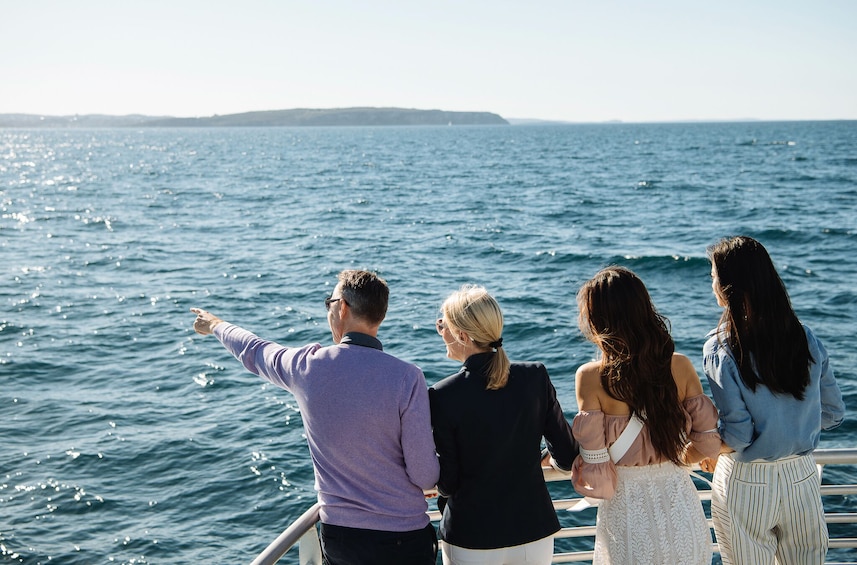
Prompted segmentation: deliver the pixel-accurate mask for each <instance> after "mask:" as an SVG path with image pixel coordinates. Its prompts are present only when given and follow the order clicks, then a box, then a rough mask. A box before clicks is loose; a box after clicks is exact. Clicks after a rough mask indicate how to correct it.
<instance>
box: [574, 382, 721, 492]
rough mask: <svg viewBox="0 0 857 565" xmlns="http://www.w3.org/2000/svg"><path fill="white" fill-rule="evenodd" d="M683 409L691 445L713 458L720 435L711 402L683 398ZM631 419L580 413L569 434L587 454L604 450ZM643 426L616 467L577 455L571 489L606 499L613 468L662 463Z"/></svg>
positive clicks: (612, 483)
mask: <svg viewBox="0 0 857 565" xmlns="http://www.w3.org/2000/svg"><path fill="white" fill-rule="evenodd" d="M682 408H683V409H684V411H685V413H686V414H687V432H688V439H689V440H690V443H691V444H693V446H694V447H696V449H697V450H698V451H699V452H700V453H702V454H704V455H705V456H706V457H714V456H716V455H717V454H718V453H720V434H718V433H717V408H715V407H714V403H713V402H711V399H710V398H708V397H707V396H705V395H704V394H700V395H699V396H694V397H691V398H686V399H685V400H684V402H682ZM630 419H631V417H630V415H624V416H613V415H610V414H605V413H604V412H602V411H600V410H593V411H591V412H579V413H578V414H577V416H575V417H574V422H573V423H572V433H573V434H574V437H575V439H577V441H578V442H579V443H580V447H581V448H583V449H586V450H591V451H596V450H600V449H605V448H607V447H609V446H611V445H612V444H613V442H615V441H616V440H617V439H618V438H619V435H620V434H621V433H622V431H623V430H624V429H625V427H626V426H627V425H628V421H629V420H630ZM663 461H664V460H663V459H661V458H660V457H659V456H658V454H657V452H656V451H655V448H654V447H653V446H652V439H651V437H650V436H649V430H648V428H647V427H646V426H643V429H642V430H641V431H640V434H639V435H638V436H637V438H636V439H635V440H634V443H632V444H631V447H630V448H629V449H628V451H627V452H626V453H625V455H623V456H622V458H621V459H619V461H618V463H616V464H614V463H613V461H611V460H609V459H608V460H607V461H605V462H603V463H589V462H586V461H584V460H583V456H582V455H578V456H577V458H576V459H575V460H574V466H573V468H572V483H573V484H574V489H575V490H576V491H577V492H578V493H580V494H581V495H584V496H589V497H592V498H605V499H609V498H611V497H612V496H613V493H614V492H615V490H616V482H617V476H616V465H617V464H618V465H619V466H628V467H638V466H643V465H655V464H658V463H662V462H663Z"/></svg>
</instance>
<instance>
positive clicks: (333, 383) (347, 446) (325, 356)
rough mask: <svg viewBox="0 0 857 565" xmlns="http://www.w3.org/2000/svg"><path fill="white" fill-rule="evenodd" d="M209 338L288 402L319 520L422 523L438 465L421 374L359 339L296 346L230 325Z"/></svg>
mask: <svg viewBox="0 0 857 565" xmlns="http://www.w3.org/2000/svg"><path fill="white" fill-rule="evenodd" d="M214 335H215V336H216V337H217V338H218V339H219V340H220V342H221V343H222V344H223V345H224V346H225V347H226V349H227V350H229V352H230V353H232V355H234V356H235V358H236V359H238V360H239V361H241V363H243V365H244V367H246V368H247V370H248V371H250V372H251V373H254V374H256V375H259V376H260V377H262V378H263V379H265V380H267V381H269V382H271V383H273V384H275V385H277V386H279V387H282V388H284V389H286V390H287V391H289V392H291V393H292V394H293V395H294V396H295V398H296V400H297V402H298V406H299V407H300V409H301V415H302V417H303V422H304V429H305V430H306V436H307V441H308V442H309V450H310V454H311V455H312V461H313V467H314V468H315V489H316V490H317V491H318V500H319V502H320V503H321V511H320V516H321V521H322V522H324V523H325V524H332V525H336V526H346V527H350V528H365V529H370V530H383V531H396V532H405V531H411V530H417V529H420V528H424V527H425V526H426V525H427V524H428V521H429V520H428V516H427V515H426V510H427V508H428V506H427V504H426V500H425V496H424V495H423V490H424V489H429V488H432V487H434V486H435V484H436V482H437V479H438V476H439V473H440V467H439V465H438V461H437V456H436V455H435V446H434V440H433V438H432V429H431V417H430V413H429V403H428V391H427V388H426V382H425V377H424V376H423V373H422V371H421V370H420V369H419V367H417V366H415V365H412V364H410V363H406V362H404V361H402V360H400V359H397V358H395V357H393V356H392V355H389V354H387V353H384V352H383V351H381V350H380V346H381V343H380V342H379V341H378V340H376V339H375V338H373V337H371V336H367V335H364V334H355V333H350V334H347V335H346V336H345V337H344V338H343V340H342V343H340V344H339V345H332V346H329V347H322V346H321V345H320V344H317V343H316V344H310V345H305V346H303V347H295V348H287V347H283V346H282V345H278V344H276V343H273V342H270V341H266V340H263V339H261V338H259V337H257V336H256V335H254V334H252V333H250V332H248V331H247V330H244V329H242V328H239V327H238V326H235V325H232V324H228V323H221V324H218V325H217V326H216V327H215V328H214ZM356 343H361V344H362V345H357V344H356Z"/></svg>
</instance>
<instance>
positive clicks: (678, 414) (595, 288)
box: [577, 267, 687, 464]
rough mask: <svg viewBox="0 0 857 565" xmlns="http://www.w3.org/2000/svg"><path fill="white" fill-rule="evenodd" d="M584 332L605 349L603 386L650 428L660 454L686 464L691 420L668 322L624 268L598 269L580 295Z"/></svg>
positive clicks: (580, 322)
mask: <svg viewBox="0 0 857 565" xmlns="http://www.w3.org/2000/svg"><path fill="white" fill-rule="evenodd" d="M577 305H578V308H579V309H580V319H579V324H580V329H581V331H582V332H583V334H584V335H585V336H586V337H587V338H588V339H589V340H590V341H592V342H593V343H594V344H595V345H597V346H598V348H599V349H600V350H601V353H602V358H601V385H602V386H603V387H604V390H605V391H607V394H609V395H610V396H611V397H613V398H615V399H616V400H620V401H622V402H624V403H625V404H627V405H628V406H629V407H630V408H631V411H632V413H634V414H636V415H637V416H639V417H640V418H641V419H642V420H644V421H645V422H646V423H647V424H648V430H649V435H650V437H651V439H652V446H653V447H654V448H655V450H656V451H657V452H658V455H660V456H661V457H663V458H665V459H669V460H670V461H672V462H674V463H677V464H682V463H681V454H682V452H683V450H684V446H685V443H686V441H687V437H686V426H687V420H686V415H685V412H684V411H683V410H682V408H681V405H680V404H679V399H678V389H677V387H676V384H675V379H673V376H672V357H673V353H674V351H675V344H674V343H673V340H672V337H671V336H670V331H669V321H668V320H667V319H666V318H665V317H663V316H661V315H660V314H659V313H658V311H657V310H656V309H655V306H654V304H652V299H651V298H650V297H649V292H648V290H646V286H645V285H644V284H643V281H641V280H640V278H639V277H638V276H637V275H635V274H634V273H633V272H632V271H630V270H629V269H626V268H624V267H608V268H606V269H603V270H601V271H599V272H598V273H597V274H596V275H595V276H594V277H593V278H592V279H591V280H589V281H588V282H586V283H585V284H584V285H583V286H582V287H581V288H580V291H579V292H578V293H577Z"/></svg>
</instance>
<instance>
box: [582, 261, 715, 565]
mask: <svg viewBox="0 0 857 565" xmlns="http://www.w3.org/2000/svg"><path fill="white" fill-rule="evenodd" d="M577 304H578V308H579V309H580V315H579V316H580V317H579V324H580V329H581V331H582V332H583V334H584V335H585V336H586V337H587V339H589V340H590V341H592V342H593V343H594V344H595V345H597V346H598V349H599V352H600V356H599V358H598V359H596V360H595V361H591V362H589V363H586V364H585V365H583V366H581V367H580V368H579V369H578V370H577V375H576V382H575V385H576V390H577V403H578V407H579V409H580V412H579V413H578V415H577V416H576V417H575V418H574V424H573V426H572V430H573V433H574V437H575V438H576V439H577V440H578V442H579V443H580V456H579V457H578V458H577V459H576V460H575V462H574V468H573V483H574V488H575V490H577V492H579V493H580V494H582V495H585V496H587V497H592V498H600V499H604V500H603V501H602V502H601V506H600V508H599V510H598V517H597V523H596V533H595V555H594V560H593V563H594V564H601V563H603V564H608V563H615V564H622V565H625V564H633V563H646V564H664V565H666V564H670V565H673V564H677V563H682V564H698V565H709V564H710V563H711V555H712V547H711V533H710V531H709V529H708V525H707V523H706V521H705V515H704V513H703V511H702V505H701V504H700V503H699V498H698V497H697V494H696V488H695V487H694V485H693V482H692V481H691V479H690V477H689V475H688V473H687V470H686V469H683V468H682V466H683V465H686V464H690V463H693V462H696V461H699V460H700V459H702V458H704V457H707V456H713V455H715V454H716V453H718V452H719V449H720V436H719V435H718V434H717V431H716V429H715V428H716V424H717V410H716V409H715V408H714V405H713V404H712V403H711V400H710V399H709V398H708V397H707V396H705V394H703V392H702V384H701V383H700V380H699V376H698V375H697V373H696V370H695V369H694V367H693V364H692V363H691V362H690V360H689V359H688V358H687V357H685V356H684V355H680V354H678V353H675V345H674V343H673V340H672V337H671V336H670V333H669V328H668V321H667V320H666V318H664V317H663V316H661V315H660V314H659V313H658V312H657V310H656V309H655V307H654V305H653V304H652V301H651V298H650V297H649V293H648V291H647V290H646V287H645V285H644V284H643V282H642V281H641V280H640V279H639V277H637V275H635V274H634V273H633V272H632V271H630V270H628V269H625V268H623V267H608V268H606V269H603V270H602V271H600V272H599V273H597V274H596V275H595V277H593V278H592V279H591V280H590V281H588V282H586V283H585V284H584V285H583V286H582V287H581V289H580V291H579V292H578V295H577ZM608 448H609V449H608Z"/></svg>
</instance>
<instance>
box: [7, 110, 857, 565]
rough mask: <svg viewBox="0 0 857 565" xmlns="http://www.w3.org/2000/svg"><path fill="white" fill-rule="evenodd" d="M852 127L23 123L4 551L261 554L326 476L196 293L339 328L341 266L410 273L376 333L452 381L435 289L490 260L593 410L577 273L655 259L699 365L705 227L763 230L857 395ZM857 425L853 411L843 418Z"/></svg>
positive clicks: (146, 559) (322, 336)
mask: <svg viewBox="0 0 857 565" xmlns="http://www.w3.org/2000/svg"><path fill="white" fill-rule="evenodd" d="M855 148H857V122H788V123H717V124H647V125H646V124H635V125H623V124H603V125H568V126H511V127H436V128H435V127H420V128H405V127H402V128H398V127H389V128H313V129H290V128H269V129H264V128H259V129H255V128H248V129H102V130H14V129H6V130H0V252H2V265H0V446H2V450H0V562H9V563H28V564H35V563H42V564H43V563H62V564H90V563H128V564H130V563H137V564H142V563H150V564H155V563H246V562H249V561H250V560H251V559H252V558H253V557H254V556H255V555H256V554H257V553H258V552H259V551H260V550H261V549H262V548H264V547H265V546H266V545H267V544H268V543H269V542H270V541H271V540H272V539H273V538H274V537H276V535H278V534H279V532H280V531H282V530H283V529H284V528H285V527H286V526H287V525H288V524H289V522H290V521H291V520H293V519H294V518H296V517H297V516H298V515H300V514H301V513H302V512H303V511H304V510H305V509H306V508H307V507H308V506H310V505H311V504H312V503H313V502H314V500H315V493H314V491H313V479H312V467H311V463H310V458H309V455H308V451H307V446H306V440H305V438H304V436H303V429H302V424H301V415H300V413H299V411H298V409H297V406H296V404H295V402H294V400H293V399H292V397H291V396H290V395H289V394H288V393H286V392H285V391H282V390H280V389H277V388H275V387H271V386H268V385H265V384H264V383H263V382H262V381H261V380H260V379H258V378H257V377H255V376H253V375H250V374H248V373H246V372H245V371H244V369H243V368H242V367H241V366H240V365H239V364H238V363H237V362H236V361H235V360H233V359H232V358H231V357H230V356H229V355H227V354H226V352H225V350H223V349H222V348H221V347H220V345H219V344H218V343H217V341H216V340H215V339H214V338H212V337H202V336H198V335H196V334H195V333H194V332H193V331H192V328H191V326H192V322H193V316H192V314H190V313H189V312H188V309H189V308H191V307H193V306H198V307H202V308H206V309H209V310H211V311H213V312H214V313H216V314H218V315H220V316H221V317H223V318H225V319H227V320H229V321H232V322H235V323H238V324H240V325H243V326H244V327H247V328H248V329H251V330H253V331H255V332H256V333H258V334H260V335H262V336H265V337H268V338H271V339H275V340H277V341H280V342H282V343H285V344H292V345H302V344H304V343H308V342H316V341H317V342H322V343H329V342H330V339H331V338H330V333H329V330H328V328H327V324H326V318H325V311H324V305H323V299H324V297H325V296H326V295H327V294H328V293H329V292H330V291H331V289H332V287H333V285H334V284H335V282H336V278H335V277H336V273H337V272H338V271H340V270H341V269H344V268H369V269H373V270H376V271H378V272H379V273H380V274H381V275H382V276H384V277H385V278H386V279H387V281H388V282H389V283H390V286H391V302H390V310H389V314H388V317H387V320H386V321H385V323H384V324H383V326H382V327H381V333H380V336H379V337H380V338H381V340H382V341H383V342H384V345H385V348H386V349H387V350H388V351H390V352H392V353H393V354H395V355H397V356H399V357H402V358H404V359H406V360H409V361H412V362H414V363H417V364H418V365H420V366H421V367H422V368H423V370H424V371H425V374H426V378H427V380H428V382H429V383H433V382H435V381H437V380H438V379H440V378H442V377H443V376H445V375H447V374H450V373H452V372H454V371H455V370H456V369H457V365H456V364H455V363H454V362H451V361H449V360H448V359H446V358H445V357H444V347H443V344H442V342H441V340H440V338H439V337H438V336H437V334H436V333H435V330H434V320H435V317H436V315H437V311H438V306H439V304H440V303H441V302H442V300H443V299H444V298H445V296H446V295H447V294H448V293H449V292H451V291H453V290H455V289H456V288H458V286H460V285H461V284H463V283H480V284H484V285H485V286H486V287H487V288H488V289H489V290H490V291H491V292H492V293H493V294H494V295H495V296H496V297H497V298H498V300H499V302H500V304H501V306H502V307H503V309H504V312H505V316H506V330H505V334H504V343H505V346H506V347H507V350H508V352H509V353H510V356H511V357H512V358H513V359H519V360H538V361H542V362H544V363H545V364H546V366H547V367H548V370H549V371H550V373H551V375H552V378H553V380H554V383H555V385H556V387H557V390H558V394H559V398H560V401H561V403H562V405H563V407H564V409H565V411H566V414H567V416H568V417H569V418H571V417H573V415H574V414H575V412H576V410H577V406H576V401H575V396H574V382H573V375H574V371H575V369H576V368H577V366H579V365H580V364H581V363H583V362H585V361H587V360H589V359H590V358H592V356H593V354H594V349H593V347H592V346H591V345H590V344H588V343H587V342H585V341H584V340H583V339H582V338H581V337H580V335H579V332H578V330H577V327H576V315H577V309H576V305H575V294H576V292H577V289H578V287H579V286H580V284H581V283H582V282H583V281H585V280H586V279H587V278H589V277H590V276H592V275H593V274H594V273H595V272H596V271H597V270H598V269H599V268H600V267H602V266H604V265H607V264H611V263H615V264H621V265H625V266H627V267H630V268H631V269H634V270H635V271H636V272H637V273H638V274H640V276H641V277H642V278H643V280H644V281H645V282H646V283H647V285H648V287H649V289H650V292H651V294H652V296H653V298H654V300H655V303H656V304H657V306H658V307H659V309H660V310H661V312H662V313H664V314H665V315H666V316H667V317H668V318H669V319H670V320H671V322H672V329H673V334H674V337H675V340H676V346H677V349H678V350H679V351H680V352H683V353H685V354H687V355H688V356H690V358H691V359H693V361H694V363H695V364H696V366H697V369H698V370H699V372H700V375H701V374H702V373H701V348H702V344H703V341H704V337H705V334H706V332H707V331H708V330H709V329H710V328H711V327H713V326H714V325H715V324H716V322H717V319H718V316H719V308H718V307H717V305H716V303H715V301H714V298H713V297H712V295H711V288H710V279H709V265H708V262H707V260H706V258H705V247H706V245H708V244H710V243H713V242H714V241H716V240H717V239H718V238H720V237H723V236H726V235H733V234H738V233H742V234H747V235H751V236H753V237H756V238H758V239H759V240H761V241H762V242H763V243H764V244H765V245H766V247H767V248H768V249H769V251H770V253H771V255H772V256H773V258H774V261H775V262H776V263H777V265H778V267H779V269H780V272H781V274H782V277H783V279H784V281H785V283H786V286H787V288H788V289H789V291H790V294H791V297H792V301H793V304H794V307H795V309H796V311H797V312H798V315H799V316H800V317H801V318H802V319H803V320H804V321H805V322H806V323H807V324H809V325H810V326H812V327H813V328H814V329H815V331H816V333H817V334H818V335H819V336H820V337H821V339H822V340H823V341H824V342H825V344H826V345H827V348H828V349H829V351H830V354H831V359H832V365H833V367H834V370H835V372H836V374H837V378H838V380H839V383H840V386H841V388H842V390H843V392H844V394H845V396H846V403H847V405H848V406H850V407H855V406H857V382H856V381H855V367H857V352H855V348H854V346H853V344H854V338H855V327H857V284H855V282H854V281H855V280H857V254H855V249H857V152H855ZM706 386H707V385H706ZM855 444H857V418H855V416H854V414H849V415H848V420H847V421H846V422H845V423H844V424H843V425H842V426H841V427H840V428H839V429H837V430H835V431H832V432H827V433H824V434H823V435H822V443H821V445H822V447H844V446H851V447H853V446H855ZM829 481H835V482H851V483H853V482H855V481H857V469H855V468H854V467H840V468H831V469H829V470H828V471H826V474H825V482H829ZM551 489H552V490H555V489H558V490H555V492H558V493H560V494H564V495H565V496H571V491H570V489H569V488H568V487H567V486H566V485H561V484H552V485H551ZM498 496H502V493H498ZM826 503H827V505H828V508H830V509H834V510H839V511H843V510H846V509H850V510H851V511H853V509H854V508H855V497H853V496H851V497H841V496H840V497H831V498H828V499H826ZM561 514H562V516H561V520H562V521H563V523H565V524H572V523H577V522H578V521H583V522H585V521H587V520H590V519H591V515H572V514H570V513H566V512H562V513H561ZM584 514H585V513H584ZM849 528H851V526H847V525H846V526H831V532H832V533H833V534H834V535H839V536H845V535H850V536H853V530H851V529H849ZM587 543H588V544H589V546H590V547H591V541H590V542H587V541H585V540H577V541H570V540H564V541H560V542H557V547H558V549H562V550H568V549H572V548H574V549H583V548H586V547H587ZM296 554H297V552H296V551H295V552H294V554H293V553H290V554H288V555H287V556H286V557H285V558H284V559H283V561H282V562H283V563H296ZM830 559H840V560H845V559H850V560H855V559H857V551H855V550H838V551H831V553H830Z"/></svg>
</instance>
